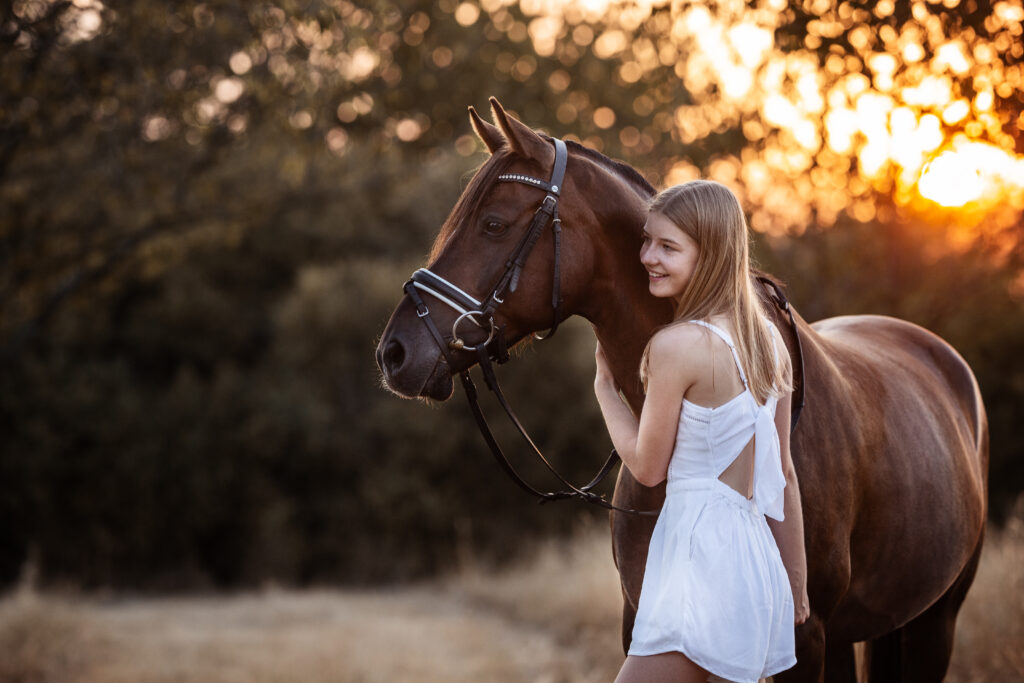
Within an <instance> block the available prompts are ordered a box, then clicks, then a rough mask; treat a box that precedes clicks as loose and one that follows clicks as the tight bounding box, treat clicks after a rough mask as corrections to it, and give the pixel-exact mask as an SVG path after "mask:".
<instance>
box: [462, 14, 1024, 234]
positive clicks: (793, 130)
mask: <svg viewBox="0 0 1024 683" xmlns="http://www.w3.org/2000/svg"><path fill="white" fill-rule="evenodd" d="M510 4H511V0H482V1H481V2H480V9H481V10H482V11H483V12H484V13H485V14H487V15H488V16H489V18H490V20H491V22H492V23H493V26H494V27H496V28H497V30H499V31H502V32H504V33H506V34H507V35H509V37H514V35H513V34H516V33H517V32H521V31H522V30H523V29H522V26H521V22H518V21H516V20H515V19H514V16H513V14H512V13H511V12H509V5H510ZM935 4H936V3H935V2H930V0H929V2H925V1H923V0H915V1H914V2H913V3H911V4H909V13H908V12H906V11H905V10H906V7H904V6H901V7H897V3H895V2H893V1H892V0H883V1H882V2H878V3H876V4H875V5H874V6H873V7H862V6H858V5H855V4H854V3H850V2H839V3H832V2H811V3H804V10H805V11H806V12H807V13H808V14H810V15H813V16H814V17H816V18H813V19H811V20H810V21H808V22H807V25H806V32H805V35H804V36H803V45H802V46H798V47H796V48H794V47H793V46H791V45H787V46H785V49H783V46H781V45H779V44H777V37H776V35H777V33H776V31H777V29H778V28H779V27H780V25H782V23H783V22H784V21H786V20H787V19H789V18H791V12H792V9H791V8H789V7H788V5H787V3H785V2H782V1H781V0H761V1H760V2H757V3H746V2H743V1H742V0H726V1H724V2H719V3H715V4H714V5H710V6H709V5H705V4H698V3H686V2H668V1H667V0H662V1H645V2H623V1H620V0H575V1H571V2H553V1H548V0H520V1H519V2H518V9H519V10H520V11H521V13H522V15H523V16H525V17H526V31H525V36H526V37H527V38H528V39H529V40H530V41H532V46H533V50H534V52H535V54H537V55H538V56H541V57H551V58H553V59H559V60H561V61H562V62H563V63H565V64H566V65H571V64H573V63H575V61H576V59H577V56H578V54H579V52H578V51H579V50H580V49H586V50H590V51H591V52H592V53H593V54H594V55H595V56H596V57H598V58H600V59H601V60H606V61H609V62H614V63H615V64H616V65H617V67H616V69H615V71H614V74H615V79H616V82H617V84H619V85H621V86H623V87H628V86H630V85H633V84H638V83H639V84H643V83H645V82H648V81H650V82H652V83H653V82H655V80H656V78H655V77H656V75H658V74H659V73H663V72H664V71H665V70H666V69H668V70H671V72H672V74H673V78H674V79H676V80H677V82H679V83H680V84H681V85H683V86H684V87H685V89H686V91H687V92H688V93H689V94H690V95H692V101H671V100H669V101H667V102H666V101H664V100H662V101H643V99H642V98H637V100H636V103H635V104H634V109H635V110H636V112H637V113H638V114H641V115H646V116H651V117H652V121H651V124H650V126H648V127H644V128H639V127H636V128H633V129H630V130H623V131H617V132H616V134H617V135H618V138H619V141H620V142H621V144H622V145H623V147H624V148H629V149H643V148H646V145H645V144H644V143H645V141H651V146H652V147H653V144H654V142H655V141H657V140H658V139H660V135H661V134H662V133H667V134H669V135H670V136H671V137H672V138H673V139H675V140H678V141H680V142H682V143H683V144H686V145H695V144H700V143H701V141H702V140H705V139H707V138H708V137H709V136H712V135H716V134H721V133H724V132H726V131H729V130H739V131H740V132H741V133H742V135H743V136H744V138H745V139H746V141H747V144H746V147H745V148H744V151H742V152H741V153H740V154H738V155H723V156H720V157H718V158H713V159H711V160H709V161H708V163H706V164H702V168H701V169H697V167H696V166H694V165H693V164H692V163H690V162H689V161H688V160H686V159H669V160H665V168H664V169H663V170H664V172H663V173H661V177H662V179H663V180H665V181H670V180H673V179H679V178H689V177H692V176H694V175H695V174H696V173H700V172H703V173H704V174H705V175H710V176H711V177H713V178H715V179H717V180H720V181H722V182H726V183H728V184H729V185H730V186H732V187H733V189H734V190H736V191H737V192H738V193H740V195H741V197H742V198H743V200H744V201H745V202H746V203H747V204H748V205H749V206H751V207H752V208H753V217H752V222H753V223H754V227H756V228H758V229H760V230H764V231H769V232H785V231H800V230H802V229H804V227H806V226H807V225H808V224H809V223H811V222H812V220H813V222H817V223H818V224H825V225H827V224H829V223H831V222H834V221H835V220H836V219H837V218H838V216H839V215H840V214H841V213H843V212H846V213H848V214H849V215H852V216H854V217H855V218H857V219H861V220H871V219H873V218H875V217H876V209H875V207H874V206H873V204H874V203H875V199H874V198H876V197H878V196H888V197H891V198H892V201H893V202H894V204H895V205H896V206H897V207H898V208H899V209H901V210H907V211H915V212H918V213H922V214H924V213H931V214H934V212H935V211H936V210H938V211H940V212H944V215H947V216H953V218H955V212H953V210H955V209H957V208H965V209H966V208H970V210H971V212H972V214H971V216H972V218H973V217H976V215H977V212H978V211H979V210H980V211H986V210H992V211H1000V212H1001V215H1003V217H1004V218H1003V222H1005V221H1007V220H1015V219H1016V216H1017V213H1019V210H1020V209H1022V208H1024V176H1022V175H1021V173H1020V171H1019V169H1020V168H1021V165H1022V159H1021V157H1019V156H1018V155H1017V154H1016V153H1015V151H1014V149H1015V142H1014V136H1015V135H1016V134H1017V133H1018V132H1019V131H1018V130H1017V129H1018V128H1019V127H1020V126H1021V125H1024V124H1018V122H1017V121H1016V120H1011V119H1012V117H1011V116H1009V115H1008V114H1006V113H1005V112H1004V111H1002V110H1001V109H1000V108H999V107H998V106H997V105H998V102H999V99H1000V98H1001V99H1006V98H1009V97H1011V96H1012V95H1014V94H1015V93H1017V92H1018V91H1019V90H1020V89H1021V88H1022V85H1024V84H1022V76H1024V73H1022V70H1021V69H1020V68H1019V67H1018V66H1016V65H1014V64H1012V62H1013V61H1014V59H1015V58H1017V57H1020V56H1021V53H1022V52H1024V49H1022V47H1021V42H1020V36H1021V34H1022V29H1021V22H1022V20H1024V9H1022V7H1021V4H1020V2H998V3H996V4H995V5H993V6H992V8H991V12H990V14H989V15H988V16H987V17H985V18H984V28H985V31H984V32H982V31H976V30H974V29H972V28H959V27H956V26H950V25H945V24H944V23H943V21H942V20H941V19H940V17H939V16H937V14H936V13H934V12H932V11H931V10H930V5H935ZM940 4H941V5H942V7H944V8H946V9H951V8H955V7H956V6H957V5H958V2H957V0H945V2H943V3H940ZM466 6H467V3H462V4H460V5H458V6H457V8H456V10H455V11H456V19H457V20H458V21H459V22H460V23H463V24H465V25H468V24H469V23H474V22H477V21H478V20H479V19H480V17H478V16H476V15H475V14H473V16H472V17H471V18H472V21H469V18H470V14H472V12H471V11H470V10H468V9H466ZM474 7H475V6H474ZM940 9H941V8H940ZM897 15H898V16H900V17H905V19H901V21H902V23H899V22H897V21H896V17H897ZM460 17H463V18H460ZM983 33H984V35H983ZM840 39H845V43H840V42H838V41H839V40H840ZM829 41H831V42H829ZM826 44H827V45H829V48H828V50H827V51H823V50H822V49H819V48H822V45H826ZM840 45H842V46H840ZM1004 57H1010V58H1013V59H1004ZM517 64H518V62H510V64H509V65H506V66H505V67H501V66H500V64H499V68H506V69H507V70H508V71H509V72H510V73H512V75H513V77H515V74H516V68H517V67H516V65H517ZM658 78H661V76H658ZM556 83H557V87H555V89H556V90H566V89H567V88H569V87H570V86H569V84H568V83H566V82H561V80H559V79H554V78H553V82H552V85H553V87H554V86H555V84H556ZM570 94H571V93H570ZM648 99H650V98H648ZM666 108H667V112H668V115H667V116H664V117H661V118H660V119H657V122H656V121H655V120H653V119H654V117H655V116H656V113H657V112H661V111H664V110H666ZM584 114H589V115H588V116H587V119H588V120H592V121H593V124H594V125H595V126H596V127H597V128H599V129H609V128H613V127H614V126H615V125H616V119H615V112H614V111H613V110H612V109H611V108H609V106H608V104H607V103H603V102H601V101H600V99H599V98H595V97H590V98H585V99H584V98H571V97H570V98H569V99H567V100H566V101H564V102H563V103H562V104H560V105H559V106H558V107H557V109H556V116H557V119H558V120H559V121H560V122H562V123H564V124H566V125H567V126H571V125H573V124H574V123H576V122H577V121H578V120H580V117H581V116H582V115H584ZM666 124H667V126H666ZM585 142H590V141H589V140H585ZM595 146H600V145H599V144H598V145H595ZM1007 208H1011V209H1013V212H1012V213H1007V212H1006V211H1005V210H1006V209H1007Z"/></svg>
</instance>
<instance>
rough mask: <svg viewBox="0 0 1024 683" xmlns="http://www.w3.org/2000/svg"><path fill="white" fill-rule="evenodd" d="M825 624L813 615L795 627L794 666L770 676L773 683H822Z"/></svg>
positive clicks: (823, 677)
mask: <svg viewBox="0 0 1024 683" xmlns="http://www.w3.org/2000/svg"><path fill="white" fill-rule="evenodd" d="M825 652H826V642H825V624H824V622H823V621H822V620H821V619H820V618H819V617H817V616H816V615H814V614H811V618H810V619H808V620H807V621H806V622H804V623H803V624H802V625H800V626H797V627H796V664H795V665H794V666H793V668H791V669H786V670H785V671H783V672H782V673H779V674H776V675H775V676H772V680H773V681H775V683H824V681H825V680H826V679H825Z"/></svg>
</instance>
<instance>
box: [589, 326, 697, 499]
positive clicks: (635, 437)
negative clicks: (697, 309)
mask: <svg viewBox="0 0 1024 683" xmlns="http://www.w3.org/2000/svg"><path fill="white" fill-rule="evenodd" d="M696 334H699V333H698V332H695V331H694V330H693V329H692V326H673V327H671V328H666V329H664V330H661V331H659V332H658V333H657V334H656V335H655V336H654V338H653V339H652V340H651V348H650V351H649V353H648V359H647V360H648V366H647V367H648V380H647V395H646V397H645V398H644V407H643V410H642V411H641V413H640V419H639V420H638V419H637V418H636V416H635V415H633V412H632V411H631V410H630V409H629V407H628V406H627V405H626V404H625V403H624V402H623V401H622V399H621V398H620V397H619V390H618V387H617V386H616V385H615V379H614V378H613V377H612V373H611V368H610V367H609V365H608V360H607V358H606V357H605V354H604V349H602V348H601V343H600V342H598V344H597V349H596V351H595V352H594V357H595V360H596V361H597V373H596V374H595V377H594V393H595V394H596V395H597V402H598V404H599V405H600V406H601V413H602V414H603V415H604V421H605V424H606V425H607V426H608V435H609V436H610V437H611V440H612V445H613V446H615V450H616V451H618V453H619V457H621V458H622V462H623V463H624V464H625V465H626V467H627V468H629V471H630V473H631V474H632V475H633V477H634V478H635V479H636V480H637V481H638V482H640V483H641V484H643V485H644V486H655V485H657V484H659V483H661V482H662V481H664V480H665V477H666V476H667V474H668V463H669V460H671V458H672V450H673V449H674V448H675V441H676V432H677V431H678V428H679V411H680V410H681V409H682V405H683V394H684V393H686V390H687V389H688V388H689V387H690V385H692V384H693V370H694V368H693V366H692V364H691V363H690V362H688V361H689V360H690V356H691V355H692V354H684V353H680V349H689V348H692V347H693V339H694V338H695V335H696Z"/></svg>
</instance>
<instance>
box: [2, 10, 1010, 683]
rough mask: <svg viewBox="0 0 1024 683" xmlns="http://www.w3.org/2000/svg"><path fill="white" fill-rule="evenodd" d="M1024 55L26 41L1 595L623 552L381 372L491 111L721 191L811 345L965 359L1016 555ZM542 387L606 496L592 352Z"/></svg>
mask: <svg viewBox="0 0 1024 683" xmlns="http://www.w3.org/2000/svg"><path fill="white" fill-rule="evenodd" d="M1022 22H1024V9H1022V7H1021V3H1020V2H1019V1H1017V2H996V3H994V4H992V3H988V2H978V1H976V0H967V1H963V2H960V1H958V0H941V1H932V0H927V1H925V0H915V1H913V2H895V1H894V0H878V1H877V2H876V1H847V2H838V3H837V2H831V1H829V0H804V1H803V2H794V3H786V2H783V1H781V0H758V1H753V0H752V1H749V2H743V1H739V0H734V1H728V0H726V1H723V2H717V3H709V4H706V3H697V2H683V1H675V2H668V1H664V0H662V1H657V0H637V1H630V2H626V1H622V0H571V1H567V2H555V1H554V0H518V1H517V0H466V1H460V0H440V1H438V2H425V1H423V2H420V1H416V0H408V1H405V2H390V1H388V0H380V1H373V0H368V1H365V2H350V1H348V0H323V1H316V0H309V1H302V2H300V1H298V0H295V1H288V0H280V1H276V2H265V1H256V2H226V1H220V0H211V1H209V2H192V1H188V0H185V1H181V2H157V1H156V0H135V1H134V2H130V3H125V2H115V1H113V0H111V1H110V2H101V1H100V0H74V2H66V1H53V0H15V1H14V2H13V3H5V4H4V6H3V8H0V585H3V586H5V587H7V588H11V587H13V586H15V585H17V584H18V583H19V581H20V582H21V583H23V584H24V583H25V582H26V581H27V582H31V583H32V584H34V585H39V586H44V587H50V588H60V587H65V588H67V587H73V588H75V589H77V590H84V591H97V590H110V589H113V590H115V591H147V592H154V591H155V592H158V593H161V594H164V593H166V592H168V591H183V590H187V591H197V590H198V591H215V590H224V589H230V590H236V589H251V588H256V587H266V586H287V587H314V586H316V587H323V586H348V587H351V586H377V587H379V586H382V585H389V586H395V585H396V584H398V583H404V582H408V581H410V580H426V579H429V578H430V577H436V576H439V575H445V574H446V573H450V572H453V571H456V570H459V569H460V568H463V569H464V568H465V567H466V566H467V565H473V566H492V567H497V566H504V565H505V564H507V563H508V562H509V561H512V560H513V559H520V557H521V555H522V554H523V553H522V550H521V549H522V548H523V547H524V544H536V543H538V542H541V543H542V542H543V539H550V538H562V537H566V536H569V535H572V534H578V533H579V532H580V529H592V528H593V527H594V525H595V524H600V523H602V520H604V519H605V517H604V516H603V514H602V513H601V512H599V511H596V510H589V509H584V508H582V507H581V506H580V505H577V504H575V503H563V504H561V506H560V507H559V506H545V507H538V506H536V505H534V504H533V503H532V502H531V501H530V500H528V499H527V498H525V497H524V496H523V495H522V494H521V493H520V491H519V490H518V489H516V488H515V487H514V486H513V485H512V484H511V483H510V482H508V481H507V480H506V479H505V478H504V475H503V474H502V473H501V472H500V471H499V470H498V469H497V467H495V465H494V464H493V462H492V461H491V460H490V458H489V456H488V455H487V453H486V451H485V446H484V444H483V441H482V439H481V438H480V436H479V435H478V433H477V432H476V430H475V427H474V426H473V423H472V421H471V420H470V417H469V414H468V411H466V410H465V408H464V406H463V405H462V401H461V397H456V400H454V401H452V402H450V403H449V404H445V405H427V404H424V403H419V402H411V401H402V400H400V399H398V398H396V397H394V396H392V395H390V394H388V393H387V392H386V391H384V390H383V389H382V388H381V385H380V380H379V377H378V372H377V369H376V367H375V365H374V360H373V351H374V347H375V344H376V340H377V337H378V336H379V334H380V333H381V332H382V331H383V328H384V326H385V324H386V322H387V319H388V317H389V315H390V312H391V310H392V309H393V308H394V306H395V305H396V304H397V302H398V300H399V298H400V295H401V285H402V283H403V281H404V280H405V279H406V278H407V277H408V274H409V273H411V272H412V270H413V269H415V268H416V267H419V266H421V265H425V256H426V254H427V252H428V251H429V249H430V245H431V243H432V239H433V236H434V235H435V234H436V232H437V230H438V228H439V226H440V225H441V223H442V222H443V221H444V218H445V217H446V215H447V214H448V212H449V210H450V209H451V207H452V206H453V205H454V203H455V201H456V199H457V197H458V196H459V193H460V191H461V189H462V188H463V187H465V185H466V184H467V182H468V180H469V178H470V177H471V176H472V174H473V171H474V169H476V168H478V167H479V166H480V165H481V164H482V163H483V162H484V161H485V159H486V154H485V151H484V147H483V145H482V143H480V142H479V141H478V140H477V139H476V137H475V136H474V135H473V134H472V130H471V128H470V125H469V122H468V118H467V114H466V108H467V106H469V105H473V106H475V107H477V109H478V110H480V111H481V113H483V114H484V115H485V118H489V114H488V113H487V98H488V97H489V96H491V95H494V96H496V97H498V99H499V100H500V101H501V102H502V104H503V105H504V106H505V107H506V108H507V109H508V110H509V111H510V112H512V113H514V114H515V115H517V116H518V117H520V118H521V119H522V120H523V121H524V122H526V123H527V124H528V125H531V126H533V127H535V128H538V129H542V130H544V131H546V132H548V133H550V134H552V135H556V136H560V137H563V138H566V139H572V140H578V141H580V142H582V143H583V144H585V145H587V146H590V147H593V148H596V149H598V150H600V151H602V152H603V153H605V154H607V155H609V156H611V157H613V158H617V159H621V160H624V161H626V162H628V163H629V164H631V165H633V166H635V167H636V168H637V169H638V170H639V171H640V172H641V173H643V174H644V175H645V176H646V177H647V178H648V179H649V180H650V181H651V183H652V184H654V185H655V186H656V187H659V188H660V187H664V186H667V185H670V184H673V183H676V182H680V181H683V180H686V179H690V178H696V177H710V178H714V179H716V180H719V181H721V182H724V183H726V184H728V185H729V186H730V187H732V188H733V189H734V190H735V191H736V192H737V194H738V195H739V196H740V198H741V200H742V202H743V204H744V206H745V207H746V208H747V210H748V212H749V217H750V222H751V225H752V227H753V229H754V231H755V241H754V249H755V255H756V258H757V260H758V262H759V264H760V265H761V266H762V267H763V268H764V269H765V270H768V271H769V272H771V273H773V274H775V275H776V276H778V277H779V278H780V279H781V280H783V281H784V282H785V283H786V285H787V289H788V294H789V297H790V299H791V301H792V302H793V304H794V305H795V306H796V307H797V309H798V310H799V311H800V312H801V313H802V314H803V316H804V317H805V318H807V319H808V320H812V321H813V320H816V319H820V318H823V317H827V316H831V315H839V314H851V313H868V312H870V313H881V314H888V315H894V316H898V317H901V318H905V319H908V320H911V321H914V322H916V323H919V324H921V325H923V326H925V327H927V328H928V329H930V330H932V331H934V332H936V333H938V334H939V335H941V336H943V337H944V338H945V339H947V340H948V341H949V342H951V343H952V344H953V345H954V346H955V347H956V348H957V349H958V350H959V351H960V352H961V353H962V354H963V355H964V356H965V358H966V359H967V360H968V361H969V362H970V364H971V366H972V368H973V369H974V371H975V373H976V375H977V377H978V379H979V382H980V384H981V388H982V392H983V394H984V397H985V402H986V406H987V409H988V413H989V419H990V422H991V433H992V464H991V471H990V482H991V496H990V502H991V507H990V517H991V521H992V523H993V525H994V527H993V528H994V529H995V530H999V529H1001V528H1003V526H1004V525H1007V524H1011V525H1012V524H1013V523H1015V522H1014V520H1016V519H1017V518H1018V517H1019V514H1020V509H1019V508H1017V512H1016V513H1015V512H1014V510H1015V504H1016V501H1017V500H1018V498H1019V496H1020V493H1021V491H1022V490H1024V441H1022V440H1021V439H1020V438H1019V426H1020V424H1022V422H1024V360H1022V353H1024V249H1022V242H1024V224H1022V222H1021V211H1022V208H1024V156H1022V154H1024V141H1022V136H1024V64H1022V62H1024V59H1022V58H1024V42H1022V40H1021V36H1022V33H1024V25H1022ZM520 356H521V357H520V358H518V359H517V360H515V361H514V362H513V363H512V364H511V365H509V366H505V367H504V368H502V370H501V376H502V379H503V381H504V382H505V383H506V385H507V393H508V394H509V395H510V398H511V400H512V401H513V402H514V404H515V405H516V406H517V410H520V415H521V417H522V418H523V420H524V422H525V423H526V424H527V425H528V427H529V428H530V429H531V431H532V433H533V435H534V437H535V439H537V441H538V442H539V443H540V444H542V445H543V447H544V448H545V449H546V450H547V451H548V452H549V453H552V454H554V457H555V459H556V460H557V461H558V463H559V465H560V466H561V467H563V468H564V469H565V470H566V471H567V473H568V474H569V475H571V476H573V477H575V478H577V479H585V478H589V475H590V474H592V471H593V470H594V469H595V468H596V467H597V466H598V465H599V464H600V462H601V461H602V460H603V458H604V457H605V455H606V454H607V450H608V448H609V446H610V444H609V442H608V440H607V436H606V433H605V430H604V426H603V423H602V422H601V418H600V414H599V412H598V409H597V405H596V402H595V401H594V400H593V399H592V398H591V396H592V391H591V385H592V376H593V375H592V373H593V360H592V358H593V341H592V336H591V333H590V330H589V328H588V326H587V325H586V324H581V323H577V324H575V325H570V326H569V327H568V328H566V329H564V330H563V331H562V332H560V334H559V335H558V337H557V338H556V339H555V340H554V341H552V342H551V343H550V344H545V345H543V346H541V347H538V348H530V349H523V350H522V352H521V353H520ZM498 434H499V437H500V438H502V439H503V441H504V442H505V443H508V444H510V445H511V444H514V443H515V441H514V438H513V435H512V433H511V431H510V430H507V429H498ZM524 468H525V471H526V472H527V474H528V475H530V476H534V477H535V481H538V482H543V481H544V479H543V473H542V472H540V471H538V470H535V469H531V465H530V464H529V463H526V464H524ZM552 485H553V484H552ZM588 533H589V532H588ZM605 541H606V539H604V540H602V541H601V542H602V543H604V542H605ZM603 547H604V548H606V549H607V546H603ZM1006 552H1018V551H1017V550H1007V551H1006ZM610 555H611V554H610V552H605V554H604V556H603V558H602V559H599V560H595V561H598V562H603V563H606V564H607V565H608V566H609V567H610V565H611V556H610ZM1014 557H1018V555H1014ZM983 564H984V563H983ZM1013 581H1016V582H1017V583H1020V579H1019V577H1017V578H1015V579H1013ZM612 590H613V591H614V584H612ZM610 599H611V601H612V603H614V602H615V601H617V599H618V597H617V595H612V596H611V598H610ZM611 619H613V620H615V619H617V617H616V616H615V609H613V610H612V616H611ZM615 627H616V625H615V624H613V630H614V628H615ZM1018 643H1019V641H1018ZM615 647H617V644H616V643H615V642H613V643H612V648H613V649H614V648H615ZM1006 656H1007V657H1009V656H1010V655H1006ZM1015 661H1017V665H1019V666H1020V667H1021V668H1020V669H1019V670H1018V671H1024V663H1021V662H1020V660H1019V658H1018V659H1017V660H1015ZM19 680H21V679H19Z"/></svg>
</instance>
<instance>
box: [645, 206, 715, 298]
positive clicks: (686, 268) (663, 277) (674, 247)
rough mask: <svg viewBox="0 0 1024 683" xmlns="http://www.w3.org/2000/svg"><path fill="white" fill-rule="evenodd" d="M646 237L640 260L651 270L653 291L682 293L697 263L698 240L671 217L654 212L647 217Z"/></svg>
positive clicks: (667, 294)
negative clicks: (677, 224) (678, 226)
mask: <svg viewBox="0 0 1024 683" xmlns="http://www.w3.org/2000/svg"><path fill="white" fill-rule="evenodd" d="M643 236H644V243H643V247H641V249H640V263H642V264H643V266H644V268H646V269H647V278H648V283H649V290H650V292H651V294H653V295H654V296H657V297H672V298H678V297H680V296H682V293H683V292H684V291H685V290H686V285H687V284H688V283H689V282H690V278H691V277H693V271H694V269H695V268H696V266H697V257H698V256H699V253H700V249H698V247H697V243H696V242H695V241H694V240H693V238H692V237H690V236H689V235H687V234H686V233H685V232H683V231H682V230H680V229H679V228H677V227H676V225H675V224H674V223H673V222H672V221H670V220H669V219H668V218H666V217H665V216H663V215H661V214H660V213H653V212H652V213H651V214H650V215H649V216H648V217H647V223H646V224H645V225H644V232H643Z"/></svg>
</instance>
